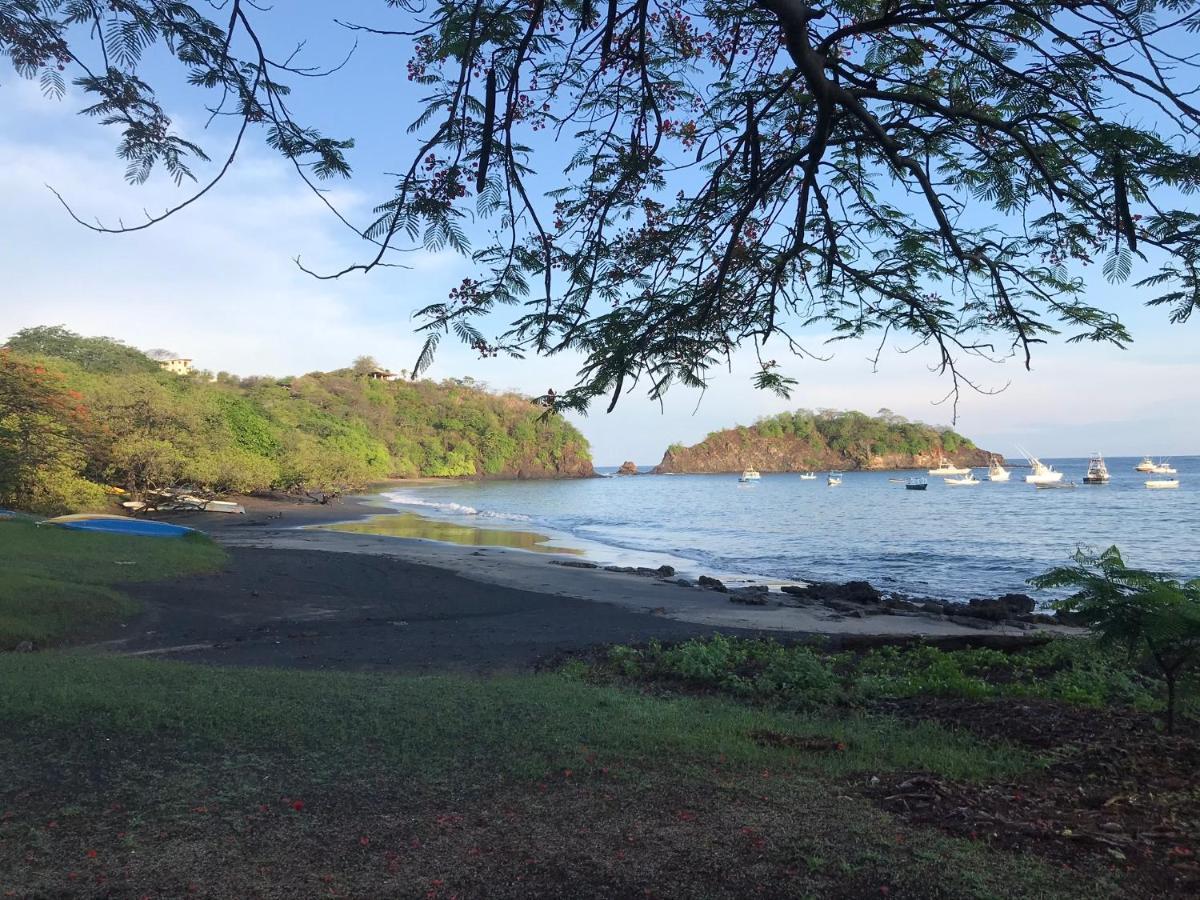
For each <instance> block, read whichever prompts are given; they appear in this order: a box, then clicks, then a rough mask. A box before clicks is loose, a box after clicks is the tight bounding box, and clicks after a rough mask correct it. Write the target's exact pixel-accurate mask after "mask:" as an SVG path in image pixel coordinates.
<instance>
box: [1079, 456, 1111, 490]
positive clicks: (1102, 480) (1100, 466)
mask: <svg viewBox="0 0 1200 900" xmlns="http://www.w3.org/2000/svg"><path fill="white" fill-rule="evenodd" d="M1111 479H1112V476H1111V475H1109V474H1108V466H1107V465H1105V463H1104V457H1103V456H1101V455H1100V454H1099V453H1098V452H1097V453H1093V454H1092V456H1091V459H1089V460H1088V469H1087V474H1086V475H1084V476H1083V483H1084V484H1108V482H1109V481H1110V480H1111Z"/></svg>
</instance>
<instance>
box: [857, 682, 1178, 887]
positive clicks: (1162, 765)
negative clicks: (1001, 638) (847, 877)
mask: <svg viewBox="0 0 1200 900" xmlns="http://www.w3.org/2000/svg"><path fill="white" fill-rule="evenodd" d="M878 710H879V711H880V712H886V713H889V714H892V715H895V716H898V717H901V718H915V719H928V720H932V721H936V722H938V723H939V724H942V725H946V726H950V727H956V728H960V729H963V730H965V731H968V732H970V733H972V734H974V735H976V736H978V737H980V738H982V739H984V740H992V741H994V740H1004V741H1008V742H1010V743H1013V744H1016V745H1019V746H1023V747H1027V748H1030V749H1032V750H1035V751H1037V752H1038V753H1039V755H1040V756H1042V757H1043V758H1044V759H1045V760H1047V765H1046V767H1045V768H1042V769H1038V770H1035V771H1032V772H1030V773H1029V774H1028V775H1025V776H1022V777H1021V778H1018V779H1014V780H1012V781H1006V782H1001V783H993V784H971V783H967V782H956V781H950V780H946V779H941V778H934V777H930V776H928V775H924V774H921V775H912V774H908V775H891V776H883V777H881V779H880V781H879V782H878V783H875V784H872V785H871V786H870V787H869V788H868V793H869V794H870V795H871V796H872V797H873V798H874V799H875V800H876V802H878V803H879V804H880V806H882V807H883V808H884V809H886V810H887V811H889V812H891V813H893V814H894V815H897V816H899V817H901V818H903V819H904V820H906V821H908V822H911V823H913V824H921V825H932V826H935V827H938V828H940V829H942V830H943V831H946V832H949V833H952V834H956V835H960V836H966V837H969V838H971V839H974V840H980V841H986V842H987V843H988V844H990V845H994V846H999V847H1003V848H1007V849H1012V850H1017V851H1021V852H1029V853H1034V854H1037V855H1039V856H1042V857H1046V858H1049V859H1051V860H1053V861H1056V862H1059V863H1061V864H1063V865H1068V866H1075V865H1078V864H1080V863H1084V862H1086V863H1089V864H1092V865H1095V864H1103V865H1107V866H1109V867H1110V868H1112V869H1114V870H1122V871H1125V872H1127V873H1129V878H1130V882H1131V883H1132V884H1134V885H1137V887H1138V889H1139V891H1140V892H1144V893H1145V895H1147V896H1148V895H1152V894H1159V895H1168V896H1200V860H1198V858H1197V855H1198V853H1200V777H1198V773H1200V740H1198V739H1197V735H1196V734H1195V732H1194V730H1193V731H1192V732H1191V733H1186V734H1177V735H1174V736H1172V735H1166V734H1163V733H1162V732H1161V730H1160V729H1159V727H1158V725H1157V722H1156V721H1155V719H1154V718H1153V717H1152V716H1149V715H1147V714H1145V713H1140V712H1136V711H1131V710H1113V709H1104V710H1098V709H1085V708H1081V707H1077V706H1069V705H1067V704H1064V703H1056V702H1053V701H1045V700H1030V699H1017V700H965V699H950V698H935V697H920V698H912V699H909V700H902V701H889V702H886V703H881V704H879V706H878Z"/></svg>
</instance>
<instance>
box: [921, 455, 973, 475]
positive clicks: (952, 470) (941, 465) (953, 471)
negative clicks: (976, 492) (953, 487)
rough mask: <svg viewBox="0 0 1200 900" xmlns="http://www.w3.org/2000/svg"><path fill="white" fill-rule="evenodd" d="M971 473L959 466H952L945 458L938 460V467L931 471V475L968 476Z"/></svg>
mask: <svg viewBox="0 0 1200 900" xmlns="http://www.w3.org/2000/svg"><path fill="white" fill-rule="evenodd" d="M970 471H971V470H970V469H963V468H960V467H959V466H956V465H954V464H952V463H951V462H950V461H949V460H947V459H946V458H945V457H942V458H941V459H939V460H938V464H937V466H936V467H934V468H932V469H930V470H929V474H930V475H967V474H969V473H970Z"/></svg>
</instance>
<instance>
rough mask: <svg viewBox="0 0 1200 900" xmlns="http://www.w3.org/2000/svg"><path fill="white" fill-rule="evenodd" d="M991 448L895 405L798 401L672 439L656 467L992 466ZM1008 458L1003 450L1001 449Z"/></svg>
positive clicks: (700, 469)
mask: <svg viewBox="0 0 1200 900" xmlns="http://www.w3.org/2000/svg"><path fill="white" fill-rule="evenodd" d="M992 456H1000V454H993V453H990V452H989V451H987V450H982V449H980V448H979V447H977V446H975V443H974V442H973V441H971V440H970V439H969V438H966V437H963V436H962V435H961V434H958V433H957V432H955V431H953V430H952V429H950V428H937V427H934V426H932V425H925V424H923V423H921V422H910V421H909V420H907V419H905V418H904V417H903V416H898V415H896V414H894V413H892V412H891V411H889V410H886V409H882V410H880V411H879V413H878V414H877V415H874V416H868V415H866V414H865V413H861V412H856V411H853V410H850V411H844V412H843V411H838V410H819V411H816V412H813V411H810V410H806V409H800V410H796V411H795V412H785V413H779V414H778V415H775V416H771V417H769V418H765V419H759V420H758V421H757V422H756V423H754V424H753V425H750V426H745V425H737V426H735V427H733V428H726V429H724V430H722V431H714V432H712V433H711V434H709V435H708V436H707V437H706V438H705V439H704V440H703V441H701V442H700V443H698V444H695V445H693V446H691V447H685V446H683V445H682V444H672V445H671V446H670V447H668V448H667V452H666V453H665V454H663V458H662V462H661V463H659V464H658V466H656V467H655V469H654V471H655V473H657V474H663V473H667V472H671V473H689V474H700V473H718V472H740V471H742V470H743V469H745V468H746V467H747V466H753V467H754V468H756V469H758V470H760V471H763V472H806V471H812V470H816V469H847V470H855V469H877V470H878V469H923V468H930V467H934V466H936V465H938V464H939V463H940V462H941V461H943V460H945V461H948V462H951V463H954V464H955V465H958V466H986V465H987V464H988V461H989V459H990V458H991V457H992ZM1000 458H1001V459H1003V457H1000Z"/></svg>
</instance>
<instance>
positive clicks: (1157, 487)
mask: <svg viewBox="0 0 1200 900" xmlns="http://www.w3.org/2000/svg"><path fill="white" fill-rule="evenodd" d="M1146 487H1148V488H1150V490H1152V491H1162V490H1168V489H1170V488H1177V487H1179V479H1178V478H1151V479H1150V480H1149V481H1147V482H1146Z"/></svg>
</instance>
